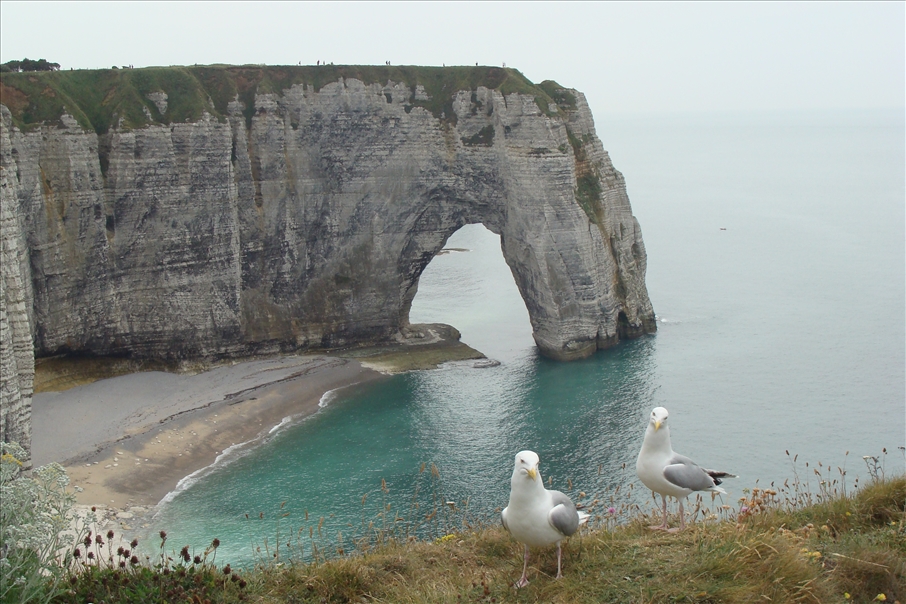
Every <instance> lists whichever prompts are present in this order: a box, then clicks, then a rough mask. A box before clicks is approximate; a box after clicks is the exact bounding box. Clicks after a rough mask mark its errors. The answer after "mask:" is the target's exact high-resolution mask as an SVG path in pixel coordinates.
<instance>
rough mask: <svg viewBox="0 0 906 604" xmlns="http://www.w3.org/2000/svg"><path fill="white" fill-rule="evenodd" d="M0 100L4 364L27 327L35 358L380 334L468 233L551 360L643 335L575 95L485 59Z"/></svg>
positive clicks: (637, 255)
mask: <svg viewBox="0 0 906 604" xmlns="http://www.w3.org/2000/svg"><path fill="white" fill-rule="evenodd" d="M2 92H3V94H2V106H0V122H2V124H0V146H2V155H0V166H2V178H3V187H2V189H0V192H2V204H3V207H4V219H3V220H4V223H3V224H4V230H3V242H4V248H3V249H4V257H3V258H4V279H3V284H4V288H5V290H4V292H5V293H4V296H5V302H6V314H5V315H3V316H2V317H0V318H2V323H3V326H4V330H5V331H4V332H3V333H4V334H5V335H4V336H3V342H4V346H6V343H7V342H9V348H6V347H5V348H4V350H5V351H6V350H10V351H11V350H13V348H15V346H18V347H19V348H21V347H22V344H21V341H20V340H21V334H20V335H19V336H16V337H19V338H20V340H16V339H15V337H12V335H6V334H13V333H14V332H15V333H19V332H21V331H22V329H24V327H23V326H27V328H28V329H30V330H31V333H32V336H33V338H32V339H33V342H34V354H35V355H37V356H39V357H40V356H47V355H53V354H59V353H66V352H72V353H79V354H92V355H123V356H131V357H142V358H158V359H183V358H191V357H218V356H231V355H244V354H261V353H268V352H277V351H288V350H299V349H323V348H337V347H342V346H346V345H350V344H359V343H379V342H389V341H392V339H393V338H394V336H395V335H396V334H399V333H400V331H401V330H405V328H406V327H407V326H408V323H409V320H408V314H409V309H410V306H411V303H412V300H413V298H414V296H415V293H416V289H417V287H418V279H419V276H420V275H421V272H422V270H423V269H424V268H425V267H426V266H427V264H428V263H429V262H430V260H431V259H432V258H433V257H434V255H435V254H437V253H438V252H439V251H440V250H441V248H442V247H443V245H444V242H445V241H446V240H447V238H448V237H449V236H450V235H451V234H453V233H454V232H455V231H456V230H457V229H459V228H460V227H462V226H463V225H466V224H470V223H479V222H480V223H483V224H484V225H485V226H486V227H487V228H488V229H490V230H491V231H492V232H494V233H497V234H499V235H500V237H501V247H502V251H503V255H504V258H505V259H506V262H507V263H508V265H509V266H510V268H511V270H512V273H513V277H514V279H515V281H516V284H517V286H518V288H519V291H520V292H521V294H522V297H523V299H524V300H525V303H526V306H527V308H528V312H529V316H530V318H531V323H532V328H533V331H534V338H535V341H536V343H537V345H538V347H539V348H540V350H541V352H542V353H543V354H545V355H547V356H550V357H553V358H556V359H573V358H580V357H583V356H587V355H589V354H591V353H592V352H593V351H594V350H596V349H599V348H605V347H608V346H612V345H613V344H615V343H616V342H618V341H619V340H620V339H623V338H627V337H634V336H638V335H641V334H644V333H648V332H653V331H654V330H655V321H654V312H653V310H652V306H651V303H650V301H649V299H648V294H647V291H646V288H645V268H646V256H645V248H644V243H643V242H642V235H641V231H640V228H639V224H638V222H637V221H636V219H635V218H634V217H633V215H632V211H631V208H630V205H629V199H628V197H627V195H626V188H625V183H624V181H623V177H622V175H621V174H620V173H619V172H618V171H617V170H616V169H614V167H613V165H612V164H611V162H610V158H609V157H608V154H607V152H606V151H604V149H603V146H602V144H601V142H600V140H598V137H597V136H596V134H595V130H594V124H593V121H592V116H591V113H590V111H589V109H588V105H587V103H586V101H585V98H584V96H583V95H582V94H581V93H580V92H578V91H576V90H571V89H565V88H562V87H560V86H558V85H557V84H556V83H553V82H544V83H543V84H541V85H537V86H536V85H534V84H532V83H531V82H528V81H527V80H525V78H524V77H522V76H521V74H519V73H518V72H517V71H515V70H510V69H495V68H474V69H473V68H392V67H387V68H353V67H344V68H333V67H323V68H320V70H319V69H318V68H314V67H299V68H289V67H281V68H277V67H274V68H270V67H196V68H167V69H137V70H120V71H119V72H116V71H112V70H104V71H97V72H53V73H46V74H4V76H3V79H2ZM6 208H14V209H15V211H14V215H13V216H9V215H8V214H9V213H8V212H6ZM7 250H9V251H7ZM8 258H15V259H16V261H15V262H14V261H13V260H10V261H9V263H8ZM13 274H15V275H14V276H13ZM11 290H13V291H11ZM17 300H21V301H23V302H24V304H19V302H17ZM20 307H24V308H20ZM23 312H24V313H25V315H27V316H23ZM10 326H13V327H10ZM16 326H18V327H16ZM16 329H18V330H19V332H16V331H15V330H16ZM14 340H15V342H18V344H15V343H14ZM16 350H18V348H16ZM4 354H5V355H6V356H4V357H3V358H4V362H3V365H2V367H3V371H4V384H6V382H7V371H12V372H17V371H18V370H17V369H15V364H14V363H13V364H11V363H9V362H7V359H10V358H12V357H13V356H15V355H12V353H11V352H10V354H7V353H4ZM18 354H19V356H21V351H20V353H18ZM11 355H12V356H11ZM16 358H18V357H16ZM8 366H9V367H10V368H9V369H8ZM25 371H26V372H27V371H28V368H25Z"/></svg>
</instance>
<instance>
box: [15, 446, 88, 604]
mask: <svg viewBox="0 0 906 604" xmlns="http://www.w3.org/2000/svg"><path fill="white" fill-rule="evenodd" d="M25 458H26V452H25V450H24V449H23V448H22V447H20V446H19V445H18V444H16V443H0V501H2V502H3V505H2V506H0V602H48V601H50V599H51V598H53V597H54V596H55V595H56V594H57V593H58V592H59V591H60V587H61V579H62V578H63V575H64V574H65V569H66V567H67V566H68V565H69V564H70V563H71V561H72V554H71V552H72V550H73V545H74V544H75V543H77V542H78V540H79V538H80V537H81V535H75V536H73V535H72V534H71V533H70V532H69V529H70V524H71V519H72V506H73V504H74V503H75V497H74V496H73V495H72V494H71V493H68V492H67V491H66V486H67V485H68V484H69V477H68V476H67V475H66V472H65V470H63V467H62V466H60V465H59V464H56V463H53V464H49V465H46V466H42V467H40V468H38V469H36V470H33V471H32V472H30V475H26V474H23V471H22V470H23V463H22V461H21V460H23V459H25Z"/></svg>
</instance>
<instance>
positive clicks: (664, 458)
mask: <svg viewBox="0 0 906 604" xmlns="http://www.w3.org/2000/svg"><path fill="white" fill-rule="evenodd" d="M635 469H636V472H637V473H638V475H639V478H640V479H641V480H642V482H643V483H644V484H645V486H646V487H648V488H649V489H651V490H652V491H654V492H655V493H658V494H659V495H660V496H661V499H663V501H664V507H663V510H664V522H663V523H661V524H660V525H659V526H652V527H651V528H652V529H657V530H669V532H675V531H677V530H682V529H684V528H686V520H685V518H684V517H683V499H685V498H686V497H687V496H688V495H689V493H692V492H693V491H709V492H711V493H723V494H724V495H726V494H727V492H726V491H725V490H723V489H722V488H720V487H719V486H717V485H719V484H720V483H721V480H720V479H721V478H736V476H735V475H733V474H728V473H726V472H718V471H715V470H706V469H705V468H702V467H701V466H699V465H698V464H696V463H695V462H694V461H692V460H691V459H689V458H688V457H684V456H682V455H680V454H679V453H675V452H674V451H673V447H671V446H670V428H669V427H668V426H667V410H666V409H664V408H663V407H656V408H655V409H654V410H653V411H652V412H651V417H649V418H648V427H647V428H646V429H645V440H644V441H643V442H642V450H641V451H639V458H638V460H637V461H636V463H635ZM668 496H670V497H676V499H677V500H678V501H679V515H680V528H679V529H667V497H668Z"/></svg>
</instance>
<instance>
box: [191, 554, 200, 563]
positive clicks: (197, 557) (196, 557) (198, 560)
mask: <svg viewBox="0 0 906 604" xmlns="http://www.w3.org/2000/svg"><path fill="white" fill-rule="evenodd" d="M192 564H201V556H195V558H193V559H192Z"/></svg>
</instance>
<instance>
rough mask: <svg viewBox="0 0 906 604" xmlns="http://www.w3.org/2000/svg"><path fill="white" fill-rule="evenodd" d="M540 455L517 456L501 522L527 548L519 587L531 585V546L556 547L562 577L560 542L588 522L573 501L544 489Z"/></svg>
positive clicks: (522, 454) (520, 454) (525, 453)
mask: <svg viewBox="0 0 906 604" xmlns="http://www.w3.org/2000/svg"><path fill="white" fill-rule="evenodd" d="M538 462H539V459H538V455H537V454H536V453H535V452H533V451H520V452H519V453H517V454H516V465H515V467H514V468H513V477H512V478H511V479H510V503H509V505H507V507H505V508H503V511H502V512H501V513H500V519H501V520H502V521H503V527H504V528H505V529H506V530H508V531H509V532H510V534H511V535H512V536H513V537H514V538H515V539H516V541H519V542H520V543H523V544H525V556H524V559H523V563H522V577H521V578H520V579H519V581H517V582H516V587H525V586H526V585H528V583H529V582H528V579H527V578H526V576H525V573H526V569H527V568H528V559H529V546H532V547H544V546H546V545H551V544H552V543H556V544H557V578H558V579H559V578H560V577H561V576H562V574H561V573H560V554H561V552H560V542H561V541H562V540H563V539H564V538H566V537H569V536H570V535H572V534H573V533H575V532H576V531H577V530H579V526H580V525H582V524H585V522H586V521H587V520H588V514H586V513H585V512H579V511H578V510H576V505H575V504H574V503H573V502H572V500H571V499H570V498H569V497H567V496H566V495H564V494H563V493H561V492H560V491H549V490H547V489H545V488H544V481H543V480H542V479H541V475H540V474H539V473H538Z"/></svg>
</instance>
